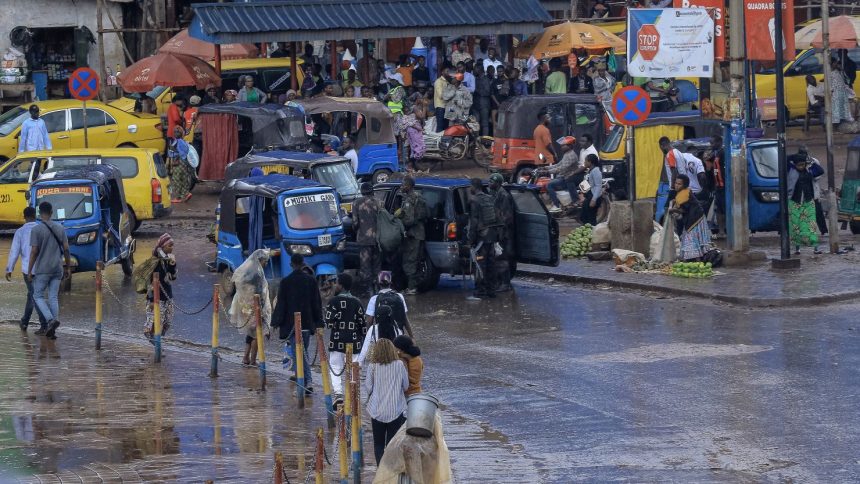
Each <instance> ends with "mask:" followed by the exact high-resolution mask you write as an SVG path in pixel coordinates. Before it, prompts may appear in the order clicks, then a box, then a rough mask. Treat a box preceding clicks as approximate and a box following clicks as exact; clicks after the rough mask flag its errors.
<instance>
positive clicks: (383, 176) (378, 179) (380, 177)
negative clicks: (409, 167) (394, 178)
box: [370, 169, 391, 185]
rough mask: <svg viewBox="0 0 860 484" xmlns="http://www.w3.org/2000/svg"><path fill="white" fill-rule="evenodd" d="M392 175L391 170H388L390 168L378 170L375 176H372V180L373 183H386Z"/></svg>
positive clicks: (374, 173)
mask: <svg viewBox="0 0 860 484" xmlns="http://www.w3.org/2000/svg"><path fill="white" fill-rule="evenodd" d="M390 177H391V170H388V169H382V170H376V171H374V172H373V177H371V179H370V182H371V184H373V185H376V184H379V183H385V182H387V181H388V179H389V178H390Z"/></svg>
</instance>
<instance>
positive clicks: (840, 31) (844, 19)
mask: <svg viewBox="0 0 860 484" xmlns="http://www.w3.org/2000/svg"><path fill="white" fill-rule="evenodd" d="M818 23H819V25H820V23H821V22H818ZM828 26H829V27H830V47H831V48H833V49H853V48H854V47H857V46H858V45H860V44H858V43H857V39H860V18H858V17H849V16H848V15H840V16H839V17H834V18H831V19H830V23H829V24H828ZM823 33H824V32H822V31H820V30H819V32H818V34H816V36H815V38H814V39H813V40H812V46H813V47H816V48H818V49H821V48H823V47H824V40H823Z"/></svg>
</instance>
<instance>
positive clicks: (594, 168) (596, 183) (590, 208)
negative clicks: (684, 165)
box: [579, 153, 689, 225]
mask: <svg viewBox="0 0 860 484" xmlns="http://www.w3.org/2000/svg"><path fill="white" fill-rule="evenodd" d="M585 171H586V173H587V174H586V175H585V182H587V186H586V187H584V188H585V191H584V193H581V194H580V200H581V201H582V211H581V212H580V215H579V220H580V222H582V224H583V225H585V224H591V225H597V210H598V209H599V208H600V205H601V202H602V201H603V199H602V198H601V197H602V195H603V174H602V173H601V172H600V159H599V158H598V157H597V155H595V154H594V153H590V154H589V155H588V156H586V157H585ZM688 180H689V179H688Z"/></svg>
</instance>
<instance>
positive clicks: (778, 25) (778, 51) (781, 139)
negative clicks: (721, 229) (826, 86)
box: [773, 0, 791, 260]
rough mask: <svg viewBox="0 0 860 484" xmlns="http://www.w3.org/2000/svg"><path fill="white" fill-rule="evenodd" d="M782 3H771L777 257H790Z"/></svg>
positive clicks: (784, 258)
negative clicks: (777, 208)
mask: <svg viewBox="0 0 860 484" xmlns="http://www.w3.org/2000/svg"><path fill="white" fill-rule="evenodd" d="M782 5H783V0H776V1H775V2H774V3H773V8H774V12H773V20H774V24H775V25H774V27H775V32H774V38H775V39H777V40H776V43H774V46H775V48H774V54H775V57H776V150H777V152H776V153H777V155H776V156H777V160H778V162H779V258H780V259H781V260H786V259H790V258H791V245H790V243H789V238H788V162H787V160H786V158H785V78H784V77H785V76H784V75H783V65H784V59H783V50H784V49H785V45H784V44H783V42H782V35H783V31H782V30H783V29H782Z"/></svg>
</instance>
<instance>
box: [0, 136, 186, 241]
mask: <svg viewBox="0 0 860 484" xmlns="http://www.w3.org/2000/svg"><path fill="white" fill-rule="evenodd" d="M102 163H107V164H110V165H113V166H115V167H116V168H117V169H118V170H119V172H120V173H121V174H122V184H123V189H124V191H125V199H126V203H127V204H128V208H129V210H130V211H131V214H130V219H131V220H130V221H129V222H130V226H131V227H132V230H136V229H137V227H139V226H140V222H141V221H143V220H150V219H154V218H161V217H166V216H167V215H169V214H170V211H171V206H170V195H168V185H169V180H168V177H167V165H166V164H165V162H164V158H163V157H162V156H161V153H160V152H159V151H158V150H154V149H144V148H89V149H84V148H81V149H72V150H55V151H28V152H26V153H20V154H19V155H18V156H17V157H15V158H12V159H11V160H9V161H8V162H6V163H5V164H4V165H3V166H0V226H11V225H20V224H22V223H23V222H24V216H23V211H24V207H26V206H27V203H28V200H27V195H28V194H29V191H28V190H29V187H30V183H32V182H33V181H34V180H35V179H37V178H38V177H39V175H41V174H42V173H45V172H47V171H51V170H54V169H58V168H65V167H70V166H84V165H99V164H102Z"/></svg>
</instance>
